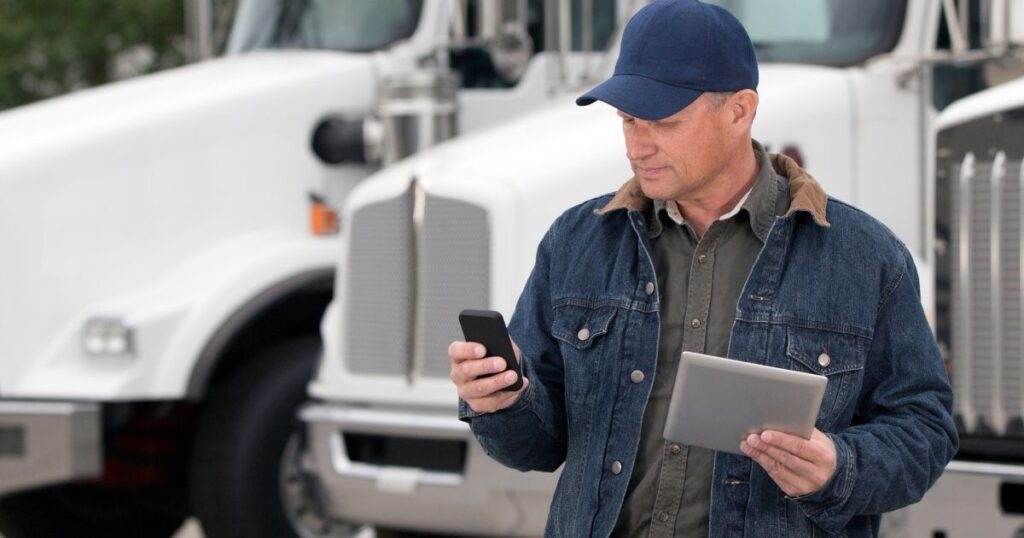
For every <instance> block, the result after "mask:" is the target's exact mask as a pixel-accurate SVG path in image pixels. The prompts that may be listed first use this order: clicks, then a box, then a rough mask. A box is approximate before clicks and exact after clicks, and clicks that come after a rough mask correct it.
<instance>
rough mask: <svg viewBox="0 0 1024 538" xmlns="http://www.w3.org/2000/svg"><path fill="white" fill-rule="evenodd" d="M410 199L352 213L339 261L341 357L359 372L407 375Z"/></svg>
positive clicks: (410, 290) (410, 303)
mask: <svg viewBox="0 0 1024 538" xmlns="http://www.w3.org/2000/svg"><path fill="white" fill-rule="evenodd" d="M412 208H413V198H412V194H411V193H405V194H403V195H402V196H399V197H396V198H392V199H389V200H385V201H382V202H377V203H373V204H369V205H366V206H364V207H362V208H359V209H358V210H356V212H355V213H354V214H353V217H352V224H351V226H350V230H349V247H348V255H347V256H346V260H345V263H346V264H347V267H348V271H346V274H345V282H344V285H345V304H344V309H345V316H344V320H345V321H344V323H345V326H344V328H343V331H342V334H343V342H342V349H343V353H344V355H343V357H344V361H345V363H346V365H347V367H348V369H349V370H350V371H352V372H355V373H361V374H390V375H402V376H405V375H408V363H409V356H410V353H411V352H412V348H411V341H412V339H411V336H412V326H411V323H410V318H411V316H410V315H409V312H411V309H412V308H413V293H414V290H415V282H414V280H413V276H414V275H413V273H412V267H413V259H412V256H413V253H414V250H413V248H412V246H413V239H414V238H413V228H412V222H411V221H412Z"/></svg>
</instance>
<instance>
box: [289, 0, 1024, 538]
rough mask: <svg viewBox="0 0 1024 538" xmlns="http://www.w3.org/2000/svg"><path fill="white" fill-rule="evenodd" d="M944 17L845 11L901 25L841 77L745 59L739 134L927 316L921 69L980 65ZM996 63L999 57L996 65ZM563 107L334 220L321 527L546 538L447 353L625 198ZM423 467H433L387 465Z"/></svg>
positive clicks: (319, 470) (931, 109) (541, 479)
mask: <svg viewBox="0 0 1024 538" xmlns="http://www.w3.org/2000/svg"><path fill="white" fill-rule="evenodd" d="M723 3H725V4H732V7H733V8H734V9H735V11H734V12H735V13H736V14H737V16H738V17H739V18H740V20H741V21H743V22H744V24H745V25H746V26H747V27H748V30H749V31H750V33H751V35H752V37H753V40H754V42H755V44H757V43H758V42H759V40H760V39H769V40H770V38H771V37H772V35H771V32H772V31H773V29H775V28H779V27H782V28H785V27H784V26H780V23H782V22H785V20H784V19H785V17H786V16H788V15H787V10H786V9H784V8H781V7H779V6H773V7H772V8H771V9H768V8H763V6H762V5H760V4H759V3H756V2H746V3H744V2H732V3H730V2H723ZM941 4H942V3H941V2H939V1H938V0H908V1H907V2H905V3H904V2H893V3H888V4H885V7H884V8H883V7H882V5H880V4H871V5H870V7H865V6H867V4H860V3H858V4H857V9H864V10H869V9H879V10H882V11H885V10H890V11H888V12H887V15H888V17H889V18H886V19H885V20H886V21H890V22H891V21H892V20H893V19H891V17H897V18H896V19H895V20H896V21H898V22H900V23H901V24H900V25H899V26H897V27H896V30H895V32H896V34H895V35H896V36H898V39H896V40H895V41H894V42H892V43H890V44H889V45H888V46H887V47H884V50H878V51H875V53H873V54H871V55H868V57H865V58H862V59H860V60H859V61H856V62H852V63H850V64H848V65H841V66H825V65H812V63H813V62H810V61H808V62H806V63H804V64H799V63H795V61H794V62H774V61H771V60H770V59H766V58H765V57H761V64H760V66H761V83H760V85H759V88H758V92H759V94H760V96H761V99H760V103H761V104H760V107H759V111H758V117H757V119H756V120H755V122H754V137H755V138H756V139H758V140H759V141H761V142H762V143H764V144H765V145H766V146H768V147H769V148H770V149H771V150H772V151H788V152H792V151H791V150H793V149H795V150H796V152H792V153H798V154H799V155H800V156H801V157H802V160H803V162H804V164H805V166H806V167H807V169H808V170H809V171H810V172H811V173H812V174H813V175H814V176H815V177H816V178H817V179H818V180H819V181H820V182H821V183H822V185H823V186H824V188H825V190H826V191H827V192H828V193H829V194H831V195H833V196H835V197H837V198H840V199H843V200H845V201H847V202H850V203H853V204H854V205H857V206H859V207H861V208H863V209H865V210H866V211H868V212H869V213H871V214H872V215H874V216H876V217H877V218H879V219H880V220H882V221H883V222H884V223H886V224H887V225H888V226H889V227H891V228H892V229H893V230H894V231H895V232H896V233H897V234H898V235H899V236H900V237H901V239H903V241H904V242H905V243H906V244H907V245H908V247H909V248H910V249H911V251H912V253H913V254H914V255H915V257H916V258H917V260H918V262H919V265H920V268H921V269H920V273H921V277H922V281H923V282H924V283H925V285H924V286H923V287H922V289H923V303H924V305H925V307H926V309H927V310H928V311H929V312H930V313H931V312H933V303H934V294H933V293H932V290H933V289H934V288H933V286H930V285H928V282H930V281H931V278H932V276H931V275H932V272H931V261H932V260H933V258H934V253H933V250H932V245H933V242H934V236H933V234H932V229H931V228H932V222H933V218H934V215H933V209H932V207H933V200H934V196H935V193H934V190H933V181H932V170H933V167H934V164H933V163H932V157H933V155H934V144H933V142H932V141H931V140H932V133H933V128H934V120H935V117H936V115H937V110H936V107H935V106H934V105H933V102H932V99H933V94H932V89H933V88H932V84H933V83H936V84H940V83H941V84H945V80H946V79H941V80H939V79H937V78H936V77H937V76H939V75H936V73H937V71H935V70H934V69H933V67H934V66H936V65H940V64H943V63H944V62H945V61H947V60H949V59H952V58H958V57H959V58H963V57H966V56H969V55H970V54H975V55H979V57H980V56H983V55H985V54H988V52H980V51H978V50H977V49H975V50H968V51H964V50H947V48H943V47H940V46H939V44H938V43H939V41H940V39H941V38H940V30H941V29H942V27H943V25H944V17H943V13H942V6H941ZM844 5H845V6H846V7H849V6H851V4H843V3H841V2H801V3H800V4H799V6H798V7H796V8H794V9H798V10H810V11H811V12H813V13H819V14H820V13H822V12H826V11H828V10H829V9H838V8H839V7H840V6H844ZM1002 7H1004V8H1008V9H1010V11H1005V12H1003V13H1004V14H1005V13H1010V15H1007V17H1009V19H1000V22H1001V23H1002V22H1006V20H1009V21H1017V20H1019V18H1020V17H1024V11H1022V9H1021V7H1020V4H1019V3H1017V2H1011V3H1009V4H1006V5H1003V6H1002ZM762 8H763V9H762ZM744 10H746V11H744ZM765 10H768V11H771V12H772V13H768V14H766V13H762V11H765ZM815 10H817V11H815ZM804 14H805V15H806V14H807V13H806V12H804ZM789 15H791V14H789ZM761 16H767V18H758V17H761ZM773 17H775V18H773ZM951 18H953V19H955V18H956V17H955V16H953V17H951ZM782 31H783V33H784V32H785V30H782ZM1013 35H1016V36H1018V37H1017V41H1016V43H1020V34H1019V33H1016V34H1013ZM825 37H827V36H825ZM953 41H956V39H955V38H954V39H953ZM992 54H993V55H994V56H999V55H1004V56H1003V57H1006V56H1005V55H1006V50H1005V49H1004V50H1001V52H995V53H992ZM759 55H760V51H759ZM606 74H607V73H606ZM941 76H942V77H946V78H948V79H949V80H952V81H956V80H957V79H958V77H961V76H966V75H964V73H960V72H957V71H954V72H953V73H952V74H949V73H946V74H942V75H941ZM575 95H578V93H572V94H566V96H565V97H564V100H563V101H562V102H559V103H555V104H552V105H551V106H550V107H548V108H545V109H541V110H538V111H535V112H533V113H531V114H529V115H528V116H526V117H524V118H523V119H521V120H519V121H517V122H515V123H513V124H509V125H506V126H503V127H501V128H500V129H495V130H490V131H487V132H483V133H479V134H477V135H473V136H468V137H464V138H462V139H459V140H457V141H453V142H450V143H446V144H444V145H442V146H439V147H437V148H434V149H432V150H430V151H427V152H423V153H421V154H419V155H417V156H416V157H414V158H411V159H409V160H406V161H404V162H402V163H400V164H398V165H396V166H393V167H390V168H388V169H387V170H384V171H382V172H380V173H378V174H375V175H374V176H373V178H372V179H371V180H370V181H367V182H365V183H363V184H362V185H360V186H359V187H358V188H357V189H356V190H355V191H354V192H353V193H352V196H350V197H349V199H348V200H347V201H346V205H345V210H344V215H345V219H346V221H345V226H344V229H345V230H346V232H345V235H344V237H343V244H342V253H343V259H344V261H343V262H342V263H341V264H340V265H339V270H338V274H337V283H336V285H335V289H336V294H335V299H334V301H333V302H332V303H331V305H330V306H329V307H328V310H327V313H326V315H325V317H324V320H323V323H322V327H321V332H322V335H323V338H324V342H325V352H324V358H323V360H322V362H321V365H320V368H319V371H318V373H317V375H316V378H315V380H314V381H313V383H312V384H311V385H310V395H311V396H312V397H313V399H314V400H316V402H315V403H313V404H311V405H309V406H307V408H306V409H305V410H304V411H303V419H304V420H305V421H306V422H307V434H308V444H309V452H310V459H311V466H312V470H313V471H314V472H315V474H316V476H317V477H318V479H319V481H320V483H321V486H322V489H323V491H324V494H323V498H324V506H325V509H326V510H327V511H328V512H329V513H330V514H331V515H332V516H333V517H335V518H338V519H343V520H355V521H365V522H368V523H384V522H387V523H392V524H394V525H396V526H400V527H407V528H418V529H430V530H435V531H449V532H459V533H479V534H488V535H495V536H499V535H500V536H510V535H537V534H539V533H540V532H541V530H542V529H543V524H544V520H545V518H546V509H543V510H540V509H534V508H535V507H538V506H545V505H546V501H547V500H549V499H550V492H551V489H550V488H551V486H552V484H553V481H554V478H555V477H553V476H551V475H544V474H539V473H531V475H533V476H534V477H533V481H532V482H531V481H530V480H529V479H527V478H524V477H523V476H522V475H521V474H519V473H517V472H516V471H511V470H509V469H505V468H502V467H501V466H500V465H499V464H497V463H495V462H494V461H492V460H490V459H489V458H488V457H487V456H486V455H485V454H484V453H483V451H482V450H481V449H480V447H479V445H478V444H477V443H476V442H475V441H474V440H473V438H472V435H471V433H470V432H469V430H468V427H466V426H465V425H464V424H462V423H459V422H458V421H457V420H456V419H455V414H456V401H457V395H456V393H455V389H454V386H453V385H452V383H451V382H450V380H449V379H448V372H449V365H448V359H447V355H446V347H447V344H448V342H450V341H453V340H460V339H461V332H460V330H459V327H458V323H457V314H458V312H459V311H460V310H461V309H462V308H487V309H493V310H498V311H500V312H501V313H502V314H503V315H504V316H505V318H506V319H508V318H509V317H510V315H511V314H512V310H513V308H514V305H515V302H516V300H517V298H518V296H519V293H520V291H521V289H522V286H523V284H524V283H525V281H526V278H527V276H528V275H529V272H530V270H531V268H532V265H533V262H534V253H535V249H536V246H537V244H538V243H539V241H540V238H541V236H542V234H543V233H544V231H545V230H546V229H547V227H548V226H549V225H550V223H551V222H552V221H553V220H554V219H555V218H556V217H557V216H558V215H559V214H560V213H561V212H562V211H564V210H565V209H566V208H568V207H570V206H572V205H575V204H576V203H579V202H581V201H584V200H586V199H588V198H591V197H594V196H598V195H601V194H604V193H607V192H610V191H614V190H615V189H617V188H618V187H619V186H620V185H621V184H622V183H623V182H624V181H625V180H626V179H628V178H629V176H630V170H629V167H628V163H627V161H626V159H625V156H624V152H625V149H624V145H623V142H622V137H621V136H622V135H621V132H620V128H619V120H618V118H617V117H616V115H615V114H614V111H612V110H611V109H610V108H609V107H607V106H605V105H594V106H591V107H587V108H582V109H581V108H578V107H575V105H574V104H573V103H572V98H573V97H575ZM423 424H430V426H429V427H422V426H421V425H423ZM437 441H440V443H438V442H437ZM1018 448H1019V447H1018ZM428 450H430V451H435V452H436V453H437V456H436V459H435V461H424V460H423V459H421V458H420V459H417V458H408V457H405V456H404V455H403V454H405V453H407V452H417V451H428ZM1020 454H1021V455H1022V461H1024V450H1021V451H1020ZM528 476H529V475H528ZM394 506H402V507H403V510H401V512H400V513H395V511H394V510H392V509H391V507H394ZM509 506H512V507H514V509H510V508H509ZM460 514H462V515H460ZM465 514H471V517H467V516H466V515H465Z"/></svg>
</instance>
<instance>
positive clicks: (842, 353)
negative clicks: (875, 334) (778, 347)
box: [786, 325, 868, 431]
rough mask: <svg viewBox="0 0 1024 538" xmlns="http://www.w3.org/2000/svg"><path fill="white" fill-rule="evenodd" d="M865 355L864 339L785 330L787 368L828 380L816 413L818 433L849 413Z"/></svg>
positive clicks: (824, 331)
mask: <svg viewBox="0 0 1024 538" xmlns="http://www.w3.org/2000/svg"><path fill="white" fill-rule="evenodd" d="M867 352H868V339H867V338H863V337H860V336H855V335H852V334H847V333H841V332H836V331H829V330H823V329H810V328H806V327H797V326H792V325H790V326H787V327H786V356H787V357H788V359H789V364H788V365H787V366H788V367H789V368H790V369H792V370H802V371H807V372H811V373H814V374H818V375H823V376H826V377H827V378H828V385H826V387H825V396H824V397H823V398H822V400H821V410H820V411H819V412H818V420H817V427H818V429H820V430H822V431H827V429H828V428H830V427H832V426H833V425H834V424H835V423H836V419H837V418H838V417H839V416H841V415H844V414H848V413H852V410H853V404H854V403H855V402H854V400H855V399H856V397H857V394H858V393H859V392H860V385H861V382H862V380H863V376H864V362H865V359H866V357H867Z"/></svg>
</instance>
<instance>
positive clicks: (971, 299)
mask: <svg viewBox="0 0 1024 538" xmlns="http://www.w3.org/2000/svg"><path fill="white" fill-rule="evenodd" d="M956 177H957V179H956V181H955V182H953V183H951V186H952V187H953V189H952V191H953V192H952V200H951V201H952V210H953V214H954V215H955V220H953V222H955V223H956V225H955V226H953V229H952V230H951V232H952V241H951V246H952V258H951V259H952V261H953V267H952V269H953V278H952V286H953V293H952V313H953V329H952V349H953V353H954V360H955V364H956V368H955V371H954V375H953V386H954V392H955V394H956V397H957V398H956V406H957V412H958V414H959V415H960V417H961V418H962V420H963V423H964V426H965V428H966V430H967V431H968V432H969V433H975V434H983V435H984V434H999V435H1002V434H1005V433H1006V429H1007V424H1008V423H1010V422H1011V421H1013V420H1017V421H1019V420H1020V417H1021V411H1022V408H1024V371H1022V361H1024V335H1022V324H1024V300H1022V295H1021V294H1022V290H1024V285H1022V282H1024V274H1022V268H1021V256H1022V254H1024V250H1022V240H1024V214H1022V211H1021V203H1022V201H1024V187H1022V182H1024V179H1022V177H1021V163H1020V162H1019V161H1017V162H1008V161H1007V158H1006V155H1005V153H1003V152H993V154H992V155H989V156H987V157H986V158H985V159H984V160H982V159H981V158H979V157H977V156H975V155H974V154H972V153H968V154H967V155H965V157H964V159H963V161H962V162H961V164H960V166H959V167H957V170H956Z"/></svg>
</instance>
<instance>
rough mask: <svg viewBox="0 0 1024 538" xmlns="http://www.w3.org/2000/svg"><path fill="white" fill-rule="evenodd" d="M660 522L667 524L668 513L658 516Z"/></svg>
mask: <svg viewBox="0 0 1024 538" xmlns="http://www.w3.org/2000/svg"><path fill="white" fill-rule="evenodd" d="M658 521H660V522H662V523H665V522H666V521H668V512H662V513H660V514H658Z"/></svg>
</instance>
